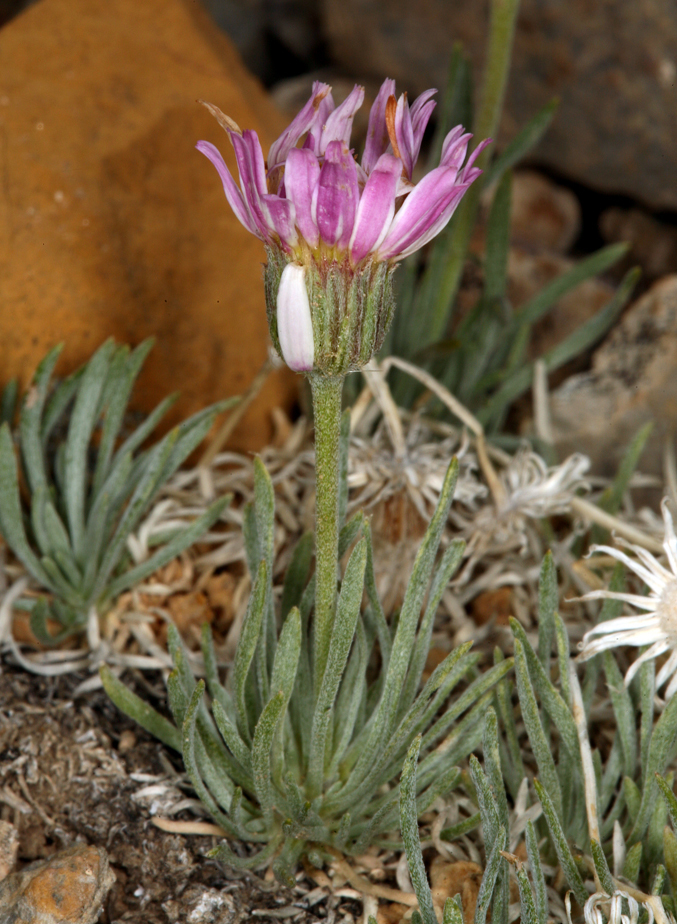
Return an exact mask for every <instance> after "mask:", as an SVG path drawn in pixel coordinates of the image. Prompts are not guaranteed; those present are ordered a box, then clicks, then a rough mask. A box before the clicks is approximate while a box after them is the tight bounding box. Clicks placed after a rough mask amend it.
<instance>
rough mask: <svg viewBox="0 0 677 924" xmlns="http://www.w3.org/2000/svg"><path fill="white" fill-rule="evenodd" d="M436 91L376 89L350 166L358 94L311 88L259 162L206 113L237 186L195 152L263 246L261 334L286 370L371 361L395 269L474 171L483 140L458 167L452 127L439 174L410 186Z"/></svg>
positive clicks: (227, 122) (464, 139)
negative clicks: (232, 162) (226, 148)
mask: <svg viewBox="0 0 677 924" xmlns="http://www.w3.org/2000/svg"><path fill="white" fill-rule="evenodd" d="M435 92H436V91H435V90H426V92H425V93H422V94H421V96H419V97H418V99H417V100H416V101H415V102H414V103H413V104H412V105H411V106H410V105H409V102H408V100H407V96H406V94H402V95H401V96H400V97H399V99H397V98H396V97H395V81H394V80H385V81H384V83H383V85H382V87H381V89H380V91H379V93H378V96H377V97H376V100H375V102H374V104H373V106H372V108H371V112H370V115H369V127H368V131H367V141H366V145H365V149H364V153H363V155H362V159H361V161H359V162H358V161H357V160H356V158H355V156H354V152H353V150H352V149H351V148H350V134H351V131H352V123H353V118H354V116H355V113H356V112H357V110H358V109H359V108H360V106H361V105H362V102H363V100H364V88H363V87H358V86H356V87H355V88H354V89H353V91H352V92H351V93H350V95H349V96H348V97H347V99H346V100H345V101H344V102H343V103H341V104H340V105H339V106H336V105H335V104H334V100H333V98H332V94H331V87H329V86H328V85H327V84H325V83H319V82H316V83H315V84H314V85H313V91H312V94H311V97H310V99H309V100H308V102H307V103H306V105H305V106H304V107H303V109H302V110H301V111H300V112H299V114H298V115H297V116H296V117H295V118H294V119H293V121H292V122H291V124H290V125H289V126H288V128H287V129H286V130H285V131H284V132H283V133H282V135H280V137H279V138H278V139H277V141H275V142H274V144H273V145H272V146H271V148H270V152H269V154H268V161H267V162H266V161H265V160H264V157H263V152H262V150H261V145H260V143H259V139H258V136H257V134H256V132H254V131H250V130H247V131H241V129H240V128H239V127H238V126H237V125H236V124H235V123H234V122H233V121H232V120H231V119H229V118H228V117H227V116H225V115H224V114H223V113H222V112H221V111H220V110H219V109H217V108H216V107H215V106H212V105H211V104H205V105H206V106H207V108H208V109H209V110H210V112H212V114H213V115H214V116H215V117H216V118H217V119H218V121H219V123H220V124H221V125H222V126H223V127H224V128H225V130H226V132H227V133H228V136H229V138H230V141H231V143H232V145H233V149H234V152H235V158H236V162H237V168H238V173H239V185H238V184H237V183H236V182H235V180H234V179H233V176H232V175H231V173H230V171H229V169H228V167H227V166H226V164H225V161H224V160H223V157H222V156H221V154H220V152H219V151H218V150H217V148H216V147H215V146H214V145H213V144H210V143H209V142H207V141H200V142H198V144H197V148H198V150H199V151H201V152H202V153H203V154H204V155H205V156H206V157H208V158H209V160H210V161H211V162H212V164H214V166H215V167H216V169H217V171H218V173H219V176H220V177H221V180H222V182H223V188H224V190H225V193H226V198H227V200H228V202H229V204H230V206H231V208H232V209H233V211H234V213H235V215H236V216H237V218H238V219H239V220H240V221H241V223H242V224H243V225H244V226H245V228H247V230H249V231H251V233H252V234H255V235H256V236H257V237H258V238H260V239H261V240H262V241H263V242H264V244H265V245H266V252H267V256H268V264H267V266H266V272H265V289H266V303H267V310H268V320H269V324H270V332H271V337H272V339H273V343H274V344H275V347H276V349H277V350H278V352H279V353H280V355H281V357H282V358H283V359H284V361H285V362H286V363H287V365H288V366H289V367H290V368H291V369H293V370H295V371H297V372H318V373H320V374H324V375H338V376H340V375H344V374H345V373H346V372H349V371H351V370H354V369H359V368H361V367H362V366H364V365H365V364H366V363H367V362H368V361H369V359H370V358H371V357H372V356H373V354H374V353H375V352H376V351H377V350H378V349H379V348H380V346H381V344H382V342H383V338H384V337H385V334H386V332H387V329H388V326H389V324H390V321H391V320H392V315H393V307H394V303H393V294H392V276H393V271H394V269H395V266H396V265H397V263H398V262H399V261H400V260H402V259H403V258H404V257H406V256H408V255H409V254H412V253H414V251H416V250H418V249H419V248H421V247H423V246H424V245H425V244H427V243H428V241H430V240H431V239H432V238H433V237H435V235H437V234H438V233H439V232H440V231H441V230H442V229H443V228H444V227H445V225H446V224H447V222H448V221H449V219H450V218H451V216H452V215H453V213H454V211H455V209H456V207H457V206H458V204H459V202H460V201H461V199H462V198H463V195H464V194H465V192H466V190H467V189H468V188H469V186H470V184H471V183H472V182H473V181H474V180H475V179H476V178H477V177H478V176H479V174H480V173H481V171H480V170H479V169H478V168H477V167H474V166H473V164H474V161H475V159H476V158H477V156H478V154H479V153H480V151H481V150H483V148H484V147H485V146H486V145H487V144H488V143H489V142H488V140H487V141H483V142H482V143H481V144H480V145H478V146H477V148H476V149H475V150H474V152H473V153H472V154H471V155H470V157H469V158H468V160H467V163H466V164H465V166H463V162H464V160H465V159H466V153H467V149H468V143H469V141H470V138H471V137H472V136H471V135H470V134H468V133H467V132H464V130H463V126H461V125H458V126H457V127H456V128H454V129H452V130H451V131H450V132H449V133H448V135H447V136H446V138H445V140H444V144H443V146H442V153H441V158H440V164H439V166H438V167H436V168H435V169H433V170H431V171H430V172H429V173H428V174H427V175H426V176H424V177H423V179H421V180H419V182H418V183H414V180H413V173H414V167H415V166H416V162H417V159H418V156H419V152H420V149H421V143H422V140H423V134H424V132H425V129H426V126H427V124H428V120H429V119H430V116H431V113H432V111H433V109H434V106H435V103H434V101H433V99H432V97H433V96H434V94H435Z"/></svg>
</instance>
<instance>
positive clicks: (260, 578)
mask: <svg viewBox="0 0 677 924" xmlns="http://www.w3.org/2000/svg"><path fill="white" fill-rule="evenodd" d="M267 584H268V567H267V565H266V563H265V561H262V562H261V563H260V565H259V568H258V572H257V575H256V579H255V581H254V586H253V587H252V591H251V596H250V597H249V604H248V606H247V612H246V614H245V618H244V622H243V623H242V630H241V632H240V640H239V642H238V645H237V650H236V652H235V664H234V667H233V687H234V690H235V702H236V704H237V725H238V728H239V731H240V734H241V735H242V737H243V738H244V740H245V741H246V742H247V743H250V742H251V740H252V739H251V731H250V728H249V711H248V709H247V694H246V683H247V675H248V674H249V669H250V667H251V665H252V661H253V660H254V654H255V653H256V647H257V645H258V641H259V636H260V634H261V627H262V625H263V611H264V607H265V603H266V587H267Z"/></svg>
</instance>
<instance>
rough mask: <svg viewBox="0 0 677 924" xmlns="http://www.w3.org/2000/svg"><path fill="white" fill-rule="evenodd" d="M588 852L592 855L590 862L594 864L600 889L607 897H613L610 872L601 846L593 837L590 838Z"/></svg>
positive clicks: (612, 883)
mask: <svg viewBox="0 0 677 924" xmlns="http://www.w3.org/2000/svg"><path fill="white" fill-rule="evenodd" d="M590 852H591V853H592V862H593V863H594V864H595V869H596V870H597V875H598V877H599V881H600V885H601V886H602V889H603V890H604V891H605V892H606V894H607V895H613V894H614V891H615V890H614V880H613V877H612V875H611V870H610V869H609V865H608V863H607V861H606V857H605V856H604V851H603V850H602V846H601V844H600V843H599V841H596V840H595V838H594V837H591V838H590Z"/></svg>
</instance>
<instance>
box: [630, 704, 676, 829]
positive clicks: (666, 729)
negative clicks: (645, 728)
mask: <svg viewBox="0 0 677 924" xmlns="http://www.w3.org/2000/svg"><path fill="white" fill-rule="evenodd" d="M676 747H677V696H673V697H672V699H670V700H668V703H667V705H666V707H665V709H664V710H663V713H662V715H661V717H660V718H659V719H658V721H657V722H656V725H655V727H654V730H653V733H652V735H651V743H650V745H649V750H648V754H647V760H646V769H645V774H644V780H645V782H644V791H643V793H642V802H641V805H640V807H639V812H638V815H637V820H636V822H635V824H634V825H633V828H632V831H631V833H630V840H631V842H632V843H635V841H638V840H641V838H642V837H643V836H644V834H645V832H646V829H647V827H648V825H649V820H650V818H651V812H652V810H653V803H654V800H655V794H656V785H657V784H656V774H663V773H664V772H665V769H666V767H667V765H668V761H669V760H670V759H671V757H673V756H674V753H675V749H676Z"/></svg>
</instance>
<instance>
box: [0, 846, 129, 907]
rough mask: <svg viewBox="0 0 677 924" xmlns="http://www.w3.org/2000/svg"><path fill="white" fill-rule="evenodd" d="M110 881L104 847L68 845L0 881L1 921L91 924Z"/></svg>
mask: <svg viewBox="0 0 677 924" xmlns="http://www.w3.org/2000/svg"><path fill="white" fill-rule="evenodd" d="M114 882H115V876H114V874H113V873H112V871H111V869H110V867H109V865H108V856H107V855H106V851H105V850H103V849H102V848H99V847H87V846H83V845H82V844H79V845H76V846H75V847H70V848H69V849H68V850H63V851H61V852H60V853H59V854H56V855H55V856H53V857H50V858H49V859H48V860H41V861H40V862H38V863H33V864H31V866H29V867H27V868H26V869H24V870H22V871H21V872H20V873H14V874H12V875H11V876H8V877H7V879H5V880H4V882H2V883H1V884H0V908H2V911H3V920H8V921H9V920H11V921H13V922H14V924H93V922H94V921H96V919H97V918H98V916H99V913H100V911H101V907H102V905H103V902H104V899H105V898H106V895H107V894H108V891H109V889H110V887H111V886H112V885H113V883H114Z"/></svg>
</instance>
